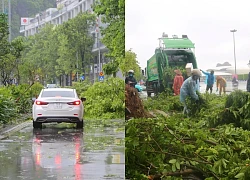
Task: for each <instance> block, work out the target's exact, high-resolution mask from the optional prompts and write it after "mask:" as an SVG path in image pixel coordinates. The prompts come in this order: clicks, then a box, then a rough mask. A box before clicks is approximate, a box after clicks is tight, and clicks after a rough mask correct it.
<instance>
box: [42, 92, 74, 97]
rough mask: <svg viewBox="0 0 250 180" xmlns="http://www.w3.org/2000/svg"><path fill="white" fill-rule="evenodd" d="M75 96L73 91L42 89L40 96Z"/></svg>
mask: <svg viewBox="0 0 250 180" xmlns="http://www.w3.org/2000/svg"><path fill="white" fill-rule="evenodd" d="M58 96H59V97H75V94H74V92H73V91H43V93H42V95H41V97H58Z"/></svg>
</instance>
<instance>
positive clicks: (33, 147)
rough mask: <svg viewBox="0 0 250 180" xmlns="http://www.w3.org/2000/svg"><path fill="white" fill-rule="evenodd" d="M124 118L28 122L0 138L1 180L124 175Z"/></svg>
mask: <svg viewBox="0 0 250 180" xmlns="http://www.w3.org/2000/svg"><path fill="white" fill-rule="evenodd" d="M123 121H124V120H108V121H101V122H98V123H94V121H88V122H85V127H84V130H79V129H75V128H74V126H71V125H68V124H63V123H62V124H46V125H44V126H43V129H41V130H33V127H32V123H30V124H29V125H28V126H27V127H25V128H23V129H21V130H20V131H18V132H15V133H13V134H11V135H10V136H9V137H7V138H5V139H2V140H0V167H1V168H0V179H1V180H5V179H8V180H22V179H25V180H26V179H27V180H64V179H66V180H91V179H95V180H99V179H100V180H102V179H112V180H120V179H125V155H124V150H125V148H124V144H125V143H124V122H123Z"/></svg>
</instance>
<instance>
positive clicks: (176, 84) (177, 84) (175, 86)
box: [173, 69, 184, 96]
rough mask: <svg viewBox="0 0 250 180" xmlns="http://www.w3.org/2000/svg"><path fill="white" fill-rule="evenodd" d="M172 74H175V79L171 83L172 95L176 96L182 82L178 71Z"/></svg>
mask: <svg viewBox="0 0 250 180" xmlns="http://www.w3.org/2000/svg"><path fill="white" fill-rule="evenodd" d="M174 72H175V77H174V83H173V90H174V95H175V96H176V95H179V94H180V89H181V85H182V84H183V81H184V80H183V76H182V74H181V71H180V70H179V69H176V70H174Z"/></svg>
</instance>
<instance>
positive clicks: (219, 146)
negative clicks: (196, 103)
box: [125, 114, 250, 179]
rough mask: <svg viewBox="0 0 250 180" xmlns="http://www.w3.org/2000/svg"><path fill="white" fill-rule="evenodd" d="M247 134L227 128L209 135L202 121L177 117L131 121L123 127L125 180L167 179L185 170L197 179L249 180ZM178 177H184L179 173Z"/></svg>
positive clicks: (176, 115) (177, 115)
mask: <svg viewBox="0 0 250 180" xmlns="http://www.w3.org/2000/svg"><path fill="white" fill-rule="evenodd" d="M249 135H250V132H249V131H244V130H243V129H241V128H234V127H233V126H230V125H225V126H222V127H217V129H216V131H214V132H211V131H210V130H209V129H207V128H206V126H204V122H202V121H198V120H196V121H194V120H193V119H188V118H183V116H182V115H180V114H175V115H173V116H171V117H169V118H164V119H163V118H157V119H135V120H130V121H129V122H128V124H127V125H126V154H125V157H126V178H130V179H133V178H136V177H138V174H140V175H141V177H142V176H143V175H144V176H145V175H154V176H155V177H158V178H160V177H162V178H163V179H168V178H167V177H169V176H171V174H173V173H174V172H175V173H176V174H177V175H178V172H179V171H180V170H182V171H187V169H188V170H192V171H191V173H189V175H191V174H193V175H196V177H198V179H209V178H210V179H223V178H224V179H234V177H235V176H236V177H239V176H241V175H242V174H241V173H243V177H244V178H245V179H249V178H250V176H249V174H247V172H248V171H249V167H248V164H249V161H250V160H249V157H250V151H249V148H248V144H249ZM187 176H188V175H186V178H187ZM179 177H182V178H184V177H185V176H181V174H180V173H179ZM156 179H157V178H156Z"/></svg>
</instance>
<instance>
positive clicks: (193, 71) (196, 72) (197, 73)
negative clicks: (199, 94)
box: [191, 69, 201, 77]
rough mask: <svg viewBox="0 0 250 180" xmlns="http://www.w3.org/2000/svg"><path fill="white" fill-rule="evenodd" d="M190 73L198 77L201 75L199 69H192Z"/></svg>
mask: <svg viewBox="0 0 250 180" xmlns="http://www.w3.org/2000/svg"><path fill="white" fill-rule="evenodd" d="M191 74H192V75H195V76H199V77H200V76H201V71H200V70H199V69H193V70H192V72H191Z"/></svg>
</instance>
